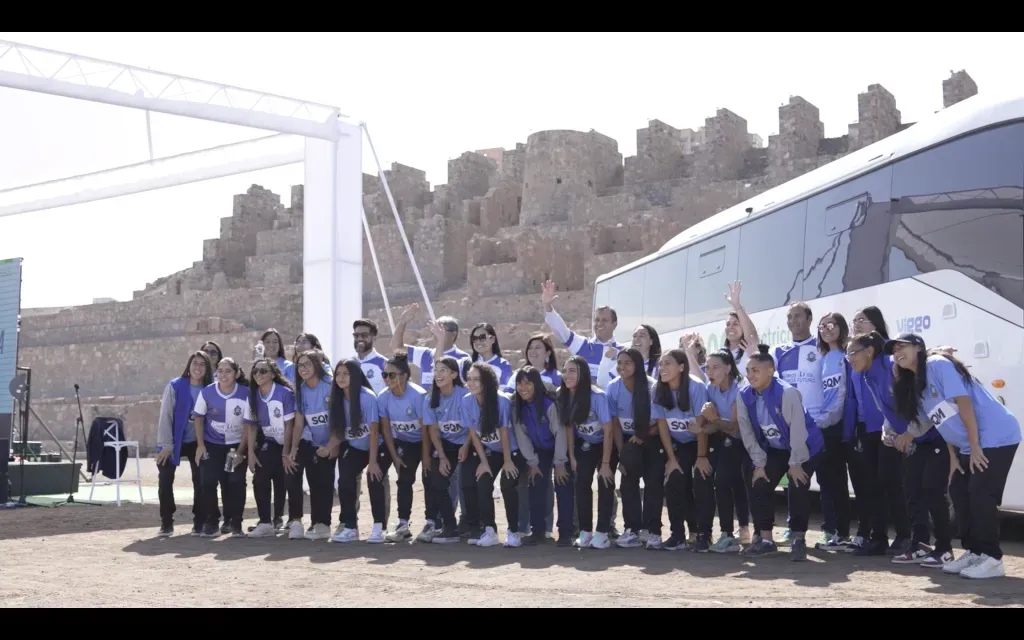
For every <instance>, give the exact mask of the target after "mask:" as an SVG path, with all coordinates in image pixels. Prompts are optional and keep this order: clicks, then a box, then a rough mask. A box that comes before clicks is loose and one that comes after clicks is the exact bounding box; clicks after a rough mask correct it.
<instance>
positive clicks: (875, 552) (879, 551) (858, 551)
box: [851, 540, 887, 557]
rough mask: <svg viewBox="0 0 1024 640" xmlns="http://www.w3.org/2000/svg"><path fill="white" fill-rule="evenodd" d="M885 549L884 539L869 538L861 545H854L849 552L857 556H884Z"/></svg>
mask: <svg viewBox="0 0 1024 640" xmlns="http://www.w3.org/2000/svg"><path fill="white" fill-rule="evenodd" d="M886 551H887V547H886V545H885V540H870V541H868V542H865V543H864V545H863V546H860V547H855V548H854V549H853V551H852V552H851V553H852V554H853V555H855V556H858V557H867V556H884V555H885V554H886Z"/></svg>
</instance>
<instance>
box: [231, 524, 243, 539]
mask: <svg viewBox="0 0 1024 640" xmlns="http://www.w3.org/2000/svg"><path fill="white" fill-rule="evenodd" d="M231 537H232V538H244V537H245V534H244V533H243V532H242V525H240V524H235V525H231Z"/></svg>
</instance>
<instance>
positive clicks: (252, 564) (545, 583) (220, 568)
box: [0, 460, 1024, 607]
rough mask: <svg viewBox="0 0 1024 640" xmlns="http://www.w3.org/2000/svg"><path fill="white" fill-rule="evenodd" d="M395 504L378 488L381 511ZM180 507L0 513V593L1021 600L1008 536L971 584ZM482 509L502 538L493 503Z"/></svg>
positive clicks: (277, 599) (822, 603)
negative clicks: (199, 517) (244, 534)
mask: <svg viewBox="0 0 1024 640" xmlns="http://www.w3.org/2000/svg"><path fill="white" fill-rule="evenodd" d="M144 464H145V467H146V468H145V469H144V476H146V482H147V484H150V485H154V486H155V484H156V473H155V466H154V465H153V464H152V460H148V461H144ZM182 471H183V472H184V473H181V472H182ZM175 485H176V487H178V488H188V487H190V480H189V478H188V472H187V467H186V468H183V469H181V470H179V474H178V478H177V480H176V482H175ZM392 487H393V488H394V473H392ZM248 492H249V493H248V498H247V502H246V514H245V517H246V524H247V525H249V524H255V517H256V514H255V502H254V500H253V498H252V494H251V478H250V487H249V489H248ZM422 498H423V495H422V491H421V490H420V487H419V486H417V487H416V495H415V504H414V507H413V520H414V522H413V528H414V530H415V531H418V530H419V528H420V526H422V520H421V515H420V514H422V509H423V502H422ZM396 508H397V504H396V503H395V501H394V500H393V501H392V509H396ZM307 509H308V498H307ZM189 512H190V507H189V506H188V505H185V504H179V505H178V527H177V530H176V535H175V536H174V537H172V538H168V539H158V538H156V532H157V529H158V528H159V515H158V507H157V505H156V504H146V505H143V506H140V505H136V504H126V505H124V506H122V507H116V506H92V505H75V506H64V507H58V508H42V507H37V508H24V509H15V510H6V511H0V606H3V607H88V606H108V607H109V606H116V607H145V606H157V607H164V606H184V607H199V606H202V607H267V606H284V607H323V606H327V607H333V606H345V604H346V603H358V605H360V606H380V607H384V606H387V607H395V606H400V607H421V606H436V605H437V604H438V603H445V604H447V605H457V606H466V607H513V606H520V607H522V606H527V607H605V606H609V607H621V606H641V607H652V606H653V607H887V606H901V607H906V606H921V605H926V606H933V607H967V606H999V607H1006V606H1011V607H1021V606H1022V605H1024V580H1022V578H1024V558H1022V556H1024V545H1022V544H1021V543H1020V542H1010V543H1007V544H1006V546H1005V547H1004V551H1005V552H1006V554H1007V555H1006V559H1005V561H1006V567H1007V574H1008V576H1007V577H1006V578H1003V579H998V580H988V581H982V582H974V581H969V580H966V579H963V578H960V577H958V576H947V575H943V574H942V573H941V572H940V571H935V570H929V569H922V568H920V567H898V566H894V565H892V564H891V563H890V562H889V560H888V558H864V559H860V558H854V557H852V556H849V555H846V554H832V553H827V552H818V551H813V550H811V551H810V552H809V554H808V555H809V558H808V562H806V563H802V564H795V563H791V562H789V558H788V555H787V554H786V553H785V552H783V553H780V554H778V555H777V556H775V557H771V558H765V559H760V560H748V559H744V558H740V557H739V556H736V555H730V556H719V555H715V554H707V555H698V554H695V553H690V552H685V551H684V552H668V551H660V552H650V551H646V550H643V549H629V550H625V549H616V548H612V549H610V550H606V551H595V550H586V551H579V550H575V549H558V548H556V547H555V546H554V545H553V544H549V545H541V546H538V547H534V548H526V547H524V548H520V549H505V548H502V547H492V548H488V549H481V548H476V547H469V546H468V545H466V544H458V545H429V544H417V543H405V544H399V545H369V544H366V543H355V544H347V545H340V544H331V543H327V542H315V543H314V542H310V541H307V540H299V541H289V540H287V539H285V538H284V537H283V536H279V537H278V538H276V539H251V540H250V539H230V538H217V539H212V540H209V539H201V538H193V537H191V536H189V535H187V532H188V530H189V528H190V526H189V525H190V516H191V514H190V513H189ZM496 512H497V516H498V525H499V529H500V530H501V534H502V536H503V535H504V508H503V506H502V503H501V502H500V501H499V502H498V503H497V504H496ZM307 514H308V511H307ZM337 515H338V511H337V509H335V518H337ZM360 516H361V517H360V528H361V533H362V536H363V537H365V536H366V535H367V534H368V533H369V528H370V522H369V518H370V508H369V496H368V493H367V492H365V491H364V492H363V506H362V509H361V510H360ZM392 517H393V518H394V517H395V516H394V514H392ZM784 518H785V514H784V511H780V517H779V520H777V522H780V523H784V522H785V519H784ZM665 523H666V525H667V523H668V520H667V516H666V518H665ZM307 524H308V515H307ZM815 524H817V523H812V528H813V526H814V525H815ZM621 526H622V525H621V512H620V521H619V527H620V528H621ZM715 531H716V534H717V525H716V529H715ZM779 532H780V533H781V530H779ZM1015 539H1017V540H1019V539H1020V538H1019V536H1018V537H1016V538H1015ZM958 551H959V550H958ZM911 603H913V604H911Z"/></svg>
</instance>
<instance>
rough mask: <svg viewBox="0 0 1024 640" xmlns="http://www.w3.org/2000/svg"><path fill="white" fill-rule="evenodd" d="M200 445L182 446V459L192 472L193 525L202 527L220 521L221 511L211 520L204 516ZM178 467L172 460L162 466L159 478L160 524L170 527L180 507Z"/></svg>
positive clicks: (214, 514)
mask: <svg viewBox="0 0 1024 640" xmlns="http://www.w3.org/2000/svg"><path fill="white" fill-rule="evenodd" d="M198 446H199V445H198V444H197V443H195V442H188V443H185V444H183V445H181V456H180V457H181V459H185V458H187V459H188V466H189V467H190V470H191V472H192V525H193V526H195V527H202V526H203V525H204V524H205V523H206V521H207V520H208V519H209V521H210V522H217V521H219V520H220V516H221V513H220V509H216V510H215V511H214V513H213V514H211V516H210V518H207V517H206V516H205V515H204V514H203V484H202V480H201V477H200V473H199V461H198V460H196V448H197V447H198ZM177 471H178V467H176V466H174V465H173V464H171V461H170V458H168V459H167V461H166V462H164V463H163V464H162V465H160V469H159V476H158V485H159V488H158V491H157V496H158V497H159V499H160V522H161V524H163V525H166V526H170V525H172V524H173V523H174V514H175V512H176V511H177V510H178V506H177V505H176V504H175V503H174V476H175V474H176V472H177Z"/></svg>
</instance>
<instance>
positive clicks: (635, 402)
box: [605, 335, 665, 549]
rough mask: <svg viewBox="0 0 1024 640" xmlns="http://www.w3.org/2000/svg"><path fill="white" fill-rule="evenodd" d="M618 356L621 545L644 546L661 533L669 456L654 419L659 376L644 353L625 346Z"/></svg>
mask: <svg viewBox="0 0 1024 640" xmlns="http://www.w3.org/2000/svg"><path fill="white" fill-rule="evenodd" d="M634 341H635V335H634ZM616 360H617V364H616V371H617V373H618V376H617V377H616V378H614V379H613V380H612V381H611V382H610V383H608V387H607V389H605V393H606V394H607V396H608V410H609V413H610V414H611V417H612V434H613V437H614V439H615V446H616V447H617V448H618V450H619V459H620V462H621V464H622V466H623V468H624V471H623V474H622V480H621V481H620V485H619V487H620V491H621V492H622V519H623V525H624V529H623V532H622V535H621V536H619V539H618V540H616V542H615V544H616V546H619V547H622V548H623V549H633V548H637V547H641V546H643V544H644V542H646V541H647V539H648V538H649V536H650V534H652V533H653V534H654V535H655V536H658V537H660V536H661V507H662V504H663V502H664V495H663V491H662V488H663V486H664V477H665V458H664V456H663V455H662V453H661V446H660V442H659V438H658V424H657V422H656V421H654V420H652V419H651V398H652V397H654V391H653V389H654V385H655V380H654V378H652V377H651V376H650V375H649V374H648V373H647V366H646V365H645V362H644V355H643V352H641V351H640V349H636V348H633V347H630V348H628V349H625V350H623V351H621V352H620V353H619V355H618V357H617V358H616ZM655 366H657V363H655ZM641 478H642V479H643V481H644V491H643V493H641V492H640V480H641Z"/></svg>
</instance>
